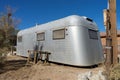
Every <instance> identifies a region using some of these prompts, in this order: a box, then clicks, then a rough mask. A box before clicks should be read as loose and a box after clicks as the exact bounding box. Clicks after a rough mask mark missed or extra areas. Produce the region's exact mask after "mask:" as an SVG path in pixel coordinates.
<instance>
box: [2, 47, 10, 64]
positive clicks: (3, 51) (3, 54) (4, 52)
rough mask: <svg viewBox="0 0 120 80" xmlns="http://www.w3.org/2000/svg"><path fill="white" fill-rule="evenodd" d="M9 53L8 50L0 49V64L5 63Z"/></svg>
mask: <svg viewBox="0 0 120 80" xmlns="http://www.w3.org/2000/svg"><path fill="white" fill-rule="evenodd" d="M8 51H9V50H8V48H2V49H0V63H4V62H5V60H6V56H7V53H8Z"/></svg>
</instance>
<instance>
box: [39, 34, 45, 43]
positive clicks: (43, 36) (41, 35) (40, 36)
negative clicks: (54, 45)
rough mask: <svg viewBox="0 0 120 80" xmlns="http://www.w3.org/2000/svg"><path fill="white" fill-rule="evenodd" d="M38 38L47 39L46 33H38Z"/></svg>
mask: <svg viewBox="0 0 120 80" xmlns="http://www.w3.org/2000/svg"><path fill="white" fill-rule="evenodd" d="M37 40H38V41H44V40H45V33H44V32H42V33H37Z"/></svg>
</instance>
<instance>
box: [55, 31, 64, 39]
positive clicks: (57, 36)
mask: <svg viewBox="0 0 120 80" xmlns="http://www.w3.org/2000/svg"><path fill="white" fill-rule="evenodd" d="M57 39H65V29H59V30H54V31H53V40H57Z"/></svg>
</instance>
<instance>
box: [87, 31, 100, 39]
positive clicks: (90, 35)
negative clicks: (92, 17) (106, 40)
mask: <svg viewBox="0 0 120 80" xmlns="http://www.w3.org/2000/svg"><path fill="white" fill-rule="evenodd" d="M88 32H89V37H90V39H98V34H97V32H98V31H95V30H91V29H89V30H88Z"/></svg>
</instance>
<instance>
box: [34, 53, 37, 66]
mask: <svg viewBox="0 0 120 80" xmlns="http://www.w3.org/2000/svg"><path fill="white" fill-rule="evenodd" d="M36 63H37V51H34V64H36Z"/></svg>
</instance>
